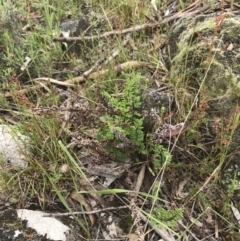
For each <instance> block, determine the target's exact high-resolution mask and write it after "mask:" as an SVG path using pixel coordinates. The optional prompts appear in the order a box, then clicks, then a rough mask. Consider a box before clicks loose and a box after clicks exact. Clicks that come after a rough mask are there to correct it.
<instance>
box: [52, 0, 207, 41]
mask: <svg viewBox="0 0 240 241" xmlns="http://www.w3.org/2000/svg"><path fill="white" fill-rule="evenodd" d="M209 8H210V5H209V4H206V5H205V6H203V7H201V8H199V9H197V10H195V11H192V12H187V13H185V12H178V13H176V14H175V15H173V16H171V17H167V18H165V19H163V20H162V21H159V22H157V23H146V24H142V25H137V26H134V27H131V28H126V29H123V30H116V31H110V32H106V33H103V34H101V35H94V36H82V37H68V38H65V37H55V38H53V40H55V41H60V42H62V41H65V42H75V41H83V40H93V39H99V38H105V37H109V36H112V35H121V34H126V33H132V32H134V31H140V30H143V29H147V28H156V27H158V26H160V25H161V24H165V23H168V22H171V21H173V20H175V19H178V18H181V17H184V16H191V15H195V14H197V13H200V12H204V11H206V10H208V9H209Z"/></svg>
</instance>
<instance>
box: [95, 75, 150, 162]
mask: <svg viewBox="0 0 240 241" xmlns="http://www.w3.org/2000/svg"><path fill="white" fill-rule="evenodd" d="M125 76H126V77H127V79H126V82H125V83H124V88H123V92H122V93H121V94H119V90H118V87H117V86H116V87H115V93H116V96H115V95H114V96H113V95H111V94H109V92H107V91H105V90H104V91H102V96H103V97H104V98H105V99H106V101H107V102H108V105H109V106H110V108H111V115H110V114H107V115H104V116H103V117H101V123H100V128H99V131H98V139H99V140H101V141H108V144H107V146H106V149H107V150H108V151H109V152H110V153H112V154H114V155H115V156H116V157H117V158H119V159H124V158H125V157H126V156H127V155H128V154H129V152H128V153H127V152H126V148H127V149H128V150H130V153H133V152H138V153H141V154H145V153H146V148H145V145H144V135H145V134H144V130H143V117H142V116H141V114H140V111H139V110H140V108H141V104H142V97H143V92H144V89H145V88H146V81H143V80H142V77H141V75H139V74H135V73H132V74H128V75H127V74H126V75H125Z"/></svg>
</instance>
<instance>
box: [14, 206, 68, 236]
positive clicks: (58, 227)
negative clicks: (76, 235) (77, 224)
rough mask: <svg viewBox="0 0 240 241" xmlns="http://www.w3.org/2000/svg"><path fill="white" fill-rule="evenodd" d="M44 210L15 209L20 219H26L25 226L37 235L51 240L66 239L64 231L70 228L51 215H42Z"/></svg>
mask: <svg viewBox="0 0 240 241" xmlns="http://www.w3.org/2000/svg"><path fill="white" fill-rule="evenodd" d="M44 214H47V213H44V212H41V211H33V210H27V209H17V215H18V217H19V218H21V220H27V227H30V228H32V229H34V230H35V231H36V232H37V233H38V234H39V235H43V236H45V235H46V237H47V238H48V239H52V240H62V241H66V239H67V238H66V235H65V232H67V231H69V230H70V228H69V227H68V226H66V225H64V224H63V223H61V222H60V221H59V220H57V219H56V218H53V217H43V215H44Z"/></svg>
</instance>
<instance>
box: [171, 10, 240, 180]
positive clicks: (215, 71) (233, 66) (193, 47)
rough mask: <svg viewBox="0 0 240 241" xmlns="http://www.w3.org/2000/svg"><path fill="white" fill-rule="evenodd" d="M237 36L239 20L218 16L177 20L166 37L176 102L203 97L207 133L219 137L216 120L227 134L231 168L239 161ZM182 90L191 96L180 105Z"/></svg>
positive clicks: (239, 48)
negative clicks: (205, 109) (205, 103)
mask: <svg viewBox="0 0 240 241" xmlns="http://www.w3.org/2000/svg"><path fill="white" fill-rule="evenodd" d="M239 32H240V18H239V16H236V15H234V14H229V13H220V15H219V13H218V15H217V14H210V15H200V16H196V17H185V18H181V19H180V20H179V21H177V22H176V23H175V24H174V25H173V27H172V30H171V32H170V34H169V41H170V43H169V46H170V47H169V51H170V58H171V71H170V73H171V76H170V80H171V84H172V87H173V89H174V90H175V91H174V92H175V93H176V94H175V98H176V101H180V100H181V103H184V101H185V102H186V101H190V102H191V103H190V104H193V100H194V99H195V97H196V95H197V94H200V96H198V97H202V96H201V95H202V94H204V97H206V99H207V102H208V106H209V108H208V109H207V114H206V119H207V124H206V126H207V128H208V132H210V133H211V135H212V139H213V141H214V138H216V137H217V134H219V133H216V121H215V120H216V119H220V120H221V121H220V123H221V125H222V126H221V128H222V129H221V131H223V133H224V131H225V134H226V133H227V132H229V133H231V134H229V137H230V139H232V142H231V144H230V145H229V146H228V154H229V153H235V154H234V155H231V164H232V165H234V166H236V165H235V164H234V163H236V162H238V161H239V157H240V155H239V154H237V152H238V150H239V146H240V135H239V133H240V125H239V124H238V123H239V115H238V114H236V113H237V110H238V106H239V105H240V41H239ZM184 88H185V91H186V92H187V93H188V94H189V93H190V95H192V96H191V98H188V100H186V99H185V100H184V101H183V98H184V97H183V96H182V91H181V90H182V89H184ZM199 89H203V90H204V92H203V91H202V92H201V91H199ZM178 90H179V91H178ZM195 104H196V103H195ZM183 105H184V104H183ZM185 106H187V105H185ZM188 106H189V103H188ZM238 112H239V111H238ZM233 118H234V122H233ZM230 123H232V125H233V124H234V125H236V126H235V127H236V130H235V132H234V133H233V132H232V130H231V128H230V127H229V126H230ZM231 135H232V136H231ZM226 156H227V155H226ZM226 162H227V160H226ZM235 171H236V172H237V173H240V172H238V170H235ZM233 177H234V173H232V178H233ZM239 180H240V176H239Z"/></svg>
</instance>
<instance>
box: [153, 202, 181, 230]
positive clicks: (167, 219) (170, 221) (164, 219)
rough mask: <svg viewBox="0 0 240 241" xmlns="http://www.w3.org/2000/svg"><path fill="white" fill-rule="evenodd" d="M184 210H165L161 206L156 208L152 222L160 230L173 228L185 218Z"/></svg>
mask: <svg viewBox="0 0 240 241" xmlns="http://www.w3.org/2000/svg"><path fill="white" fill-rule="evenodd" d="M183 211H184V209H183V208H177V209H175V210H165V209H164V208H163V207H162V206H161V205H159V206H158V207H156V208H154V209H153V211H152V213H151V215H150V216H151V217H152V218H151V222H152V223H153V225H156V226H157V227H158V228H163V227H168V228H173V227H174V226H176V225H177V222H178V221H179V220H181V219H182V217H183Z"/></svg>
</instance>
